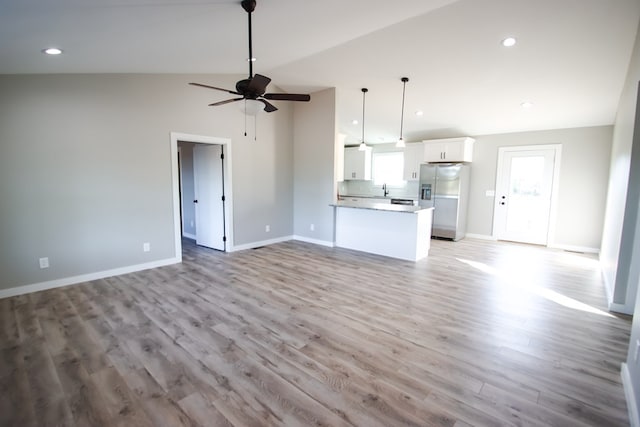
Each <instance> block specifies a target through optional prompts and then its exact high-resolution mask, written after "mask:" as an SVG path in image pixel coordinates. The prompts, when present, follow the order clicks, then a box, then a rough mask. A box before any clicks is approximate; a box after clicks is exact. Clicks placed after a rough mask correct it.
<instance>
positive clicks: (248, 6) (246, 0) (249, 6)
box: [240, 0, 256, 79]
mask: <svg viewBox="0 0 640 427" xmlns="http://www.w3.org/2000/svg"><path fill="white" fill-rule="evenodd" d="M240 4H241V5H242V8H243V9H244V10H245V11H246V12H247V16H248V17H249V19H248V21H249V59H248V61H249V79H251V78H253V46H252V43H251V40H252V33H251V13H252V12H253V11H254V10H255V9H256V0H242V3H240Z"/></svg>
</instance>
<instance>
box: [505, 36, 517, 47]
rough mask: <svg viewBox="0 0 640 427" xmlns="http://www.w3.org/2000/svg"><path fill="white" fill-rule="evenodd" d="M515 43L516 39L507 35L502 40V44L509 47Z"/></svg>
mask: <svg viewBox="0 0 640 427" xmlns="http://www.w3.org/2000/svg"><path fill="white" fill-rule="evenodd" d="M515 44H516V39H515V38H514V37H507V38H506V39H504V40H502V46H504V47H511V46H514V45H515Z"/></svg>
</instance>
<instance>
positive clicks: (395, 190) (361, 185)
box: [338, 180, 419, 199]
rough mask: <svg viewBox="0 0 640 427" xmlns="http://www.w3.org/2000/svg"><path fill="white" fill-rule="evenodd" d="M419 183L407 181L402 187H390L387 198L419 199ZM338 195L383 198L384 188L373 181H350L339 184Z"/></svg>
mask: <svg viewBox="0 0 640 427" xmlns="http://www.w3.org/2000/svg"><path fill="white" fill-rule="evenodd" d="M418 185H419V184H418V181H406V182H405V183H404V184H402V185H396V186H391V185H390V186H388V187H387V190H389V195H388V196H387V197H398V198H407V199H417V198H418ZM338 193H339V194H340V195H341V196H342V195H349V196H379V197H382V196H383V191H382V186H381V185H373V181H361V180H348V181H342V182H339V183H338Z"/></svg>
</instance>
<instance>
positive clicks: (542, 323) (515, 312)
mask: <svg viewBox="0 0 640 427" xmlns="http://www.w3.org/2000/svg"><path fill="white" fill-rule="evenodd" d="M0 326H1V327H0V425H2V426H21V427H22V426H45V425H62V426H74V425H77V426H151V425H157V426H183V425H187V426H192V425H202V426H230V425H233V426H262V425H273V426H311V425H317V426H321V425H322V426H348V425H357V426H400V425H420V426H430V425H433V426H454V425H455V426H468V425H473V426H476V425H478V426H499V425H555V426H584V425H591V426H624V425H628V423H629V421H628V417H627V408H626V404H625V400H624V392H623V389H622V385H621V381H620V363H621V362H623V361H624V359H625V357H626V351H627V346H628V342H629V331H630V320H629V318H625V317H616V316H612V315H611V314H609V313H608V312H606V308H605V294H604V288H603V284H602V281H601V279H600V273H599V270H598V265H597V261H596V260H595V258H593V257H590V256H586V255H579V254H572V253H567V252H562V251H555V250H549V249H544V248H538V247H531V246H524V245H515V244H506V243H495V242H483V241H474V240H470V239H466V240H462V241H460V242H456V243H454V242H445V241H437V240H436V241H433V242H432V249H431V254H430V257H429V258H428V259H425V260H422V261H420V262H417V263H412V262H406V261H399V260H394V259H389V258H384V257H379V256H373V255H367V254H362V253H358V252H354V251H348V250H343V249H337V248H325V247H320V246H314V245H311V244H307V243H301V242H285V243H280V244H276V245H272V246H268V247H263V248H258V249H254V250H246V251H242V252H237V253H231V254H225V253H220V252H216V251H212V250H208V249H202V248H197V247H195V246H194V245H193V244H192V243H190V242H189V241H185V248H184V262H183V263H182V264H179V265H175V266H168V267H163V268H158V269H154V270H147V271H143V272H139V273H134V274H127V275H123V276H118V277H112V278H108V279H104V280H97V281H94V282H91V283H85V284H80V285H75V286H68V287H65V288H59V289H55V290H50V291H45V292H39V293H35V294H30V295H24V296H19V297H13V298H7V299H3V300H0Z"/></svg>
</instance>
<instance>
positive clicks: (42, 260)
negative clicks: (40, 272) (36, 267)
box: [38, 257, 49, 268]
mask: <svg viewBox="0 0 640 427" xmlns="http://www.w3.org/2000/svg"><path fill="white" fill-rule="evenodd" d="M38 262H39V263H40V268H49V258H48V257H44V258H40V259H39V260H38Z"/></svg>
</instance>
